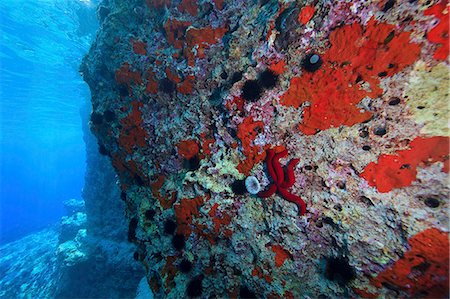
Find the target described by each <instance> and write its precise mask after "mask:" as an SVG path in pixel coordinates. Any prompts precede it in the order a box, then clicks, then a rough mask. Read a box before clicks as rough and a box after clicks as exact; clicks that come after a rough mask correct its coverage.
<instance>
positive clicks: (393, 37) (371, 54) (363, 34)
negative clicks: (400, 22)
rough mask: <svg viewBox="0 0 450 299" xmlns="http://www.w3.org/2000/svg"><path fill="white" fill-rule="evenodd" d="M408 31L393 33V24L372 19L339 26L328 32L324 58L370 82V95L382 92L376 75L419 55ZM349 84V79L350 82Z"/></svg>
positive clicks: (399, 68) (387, 73) (399, 67)
mask: <svg viewBox="0 0 450 299" xmlns="http://www.w3.org/2000/svg"><path fill="white" fill-rule="evenodd" d="M410 36H411V33H410V32H407V31H402V32H400V33H397V32H396V31H395V25H390V24H385V23H379V22H378V21H375V20H374V19H373V18H372V19H371V20H370V21H369V22H368V24H367V26H366V27H365V28H363V27H362V26H361V25H359V24H356V23H354V24H351V25H346V26H343V27H340V28H338V29H336V30H334V31H333V32H331V34H330V37H329V40H330V43H331V44H332V46H331V48H330V49H329V51H328V52H327V53H326V55H325V57H324V60H326V61H329V62H332V63H334V64H337V65H338V66H340V67H342V66H343V65H349V66H350V69H351V71H352V72H354V73H355V74H356V75H357V76H359V77H360V79H361V80H363V81H366V82H368V83H369V84H370V88H371V90H372V92H371V95H372V96H377V95H379V94H381V93H382V90H381V89H380V87H379V86H378V85H379V83H380V77H386V76H392V75H394V74H396V73H398V72H400V71H402V70H403V69H404V68H405V67H407V66H410V65H412V64H413V63H414V62H415V61H416V60H417V58H418V57H419V55H420V46H419V45H418V44H414V43H411V42H410ZM350 83H352V82H350Z"/></svg>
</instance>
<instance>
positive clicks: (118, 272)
mask: <svg viewBox="0 0 450 299" xmlns="http://www.w3.org/2000/svg"><path fill="white" fill-rule="evenodd" d="M88 110H89V109H87V107H84V109H82V111H81V117H82V119H83V124H84V126H83V130H84V142H85V145H86V175H85V185H84V188H83V194H82V195H83V200H82V201H78V202H75V201H74V200H70V201H68V202H66V203H65V206H66V210H67V211H68V216H65V217H63V219H62V221H61V233H60V237H59V239H60V242H61V244H59V246H58V249H57V254H58V257H59V259H60V270H59V275H60V277H61V278H60V280H59V284H58V288H57V291H56V294H55V297H57V298H105V297H108V298H134V297H135V296H136V291H137V289H138V285H139V282H140V280H141V279H142V277H144V275H145V272H144V270H143V267H142V266H141V265H140V264H139V263H137V262H136V260H135V259H134V257H133V254H134V252H135V246H134V244H130V243H128V241H127V237H126V232H127V223H126V219H125V214H124V209H125V205H124V204H123V202H122V201H121V199H120V191H119V188H118V187H117V185H116V183H115V182H116V177H115V174H114V171H113V169H112V166H111V165H110V163H109V161H108V160H107V159H106V158H105V157H103V156H102V155H101V154H100V153H99V152H98V146H97V141H96V139H95V137H94V136H92V134H91V133H90V132H89V129H88V127H87V124H88V117H89V113H88ZM63 240H64V241H63ZM62 242H63V243H62ZM80 285H83V286H84V287H82V288H80Z"/></svg>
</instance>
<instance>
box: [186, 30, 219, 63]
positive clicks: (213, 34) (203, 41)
mask: <svg viewBox="0 0 450 299" xmlns="http://www.w3.org/2000/svg"><path fill="white" fill-rule="evenodd" d="M227 31H228V29H227V28H212V27H203V28H194V27H190V28H188V30H187V31H186V44H187V48H186V52H185V55H186V56H187V58H188V64H189V65H190V66H193V65H194V63H195V57H199V58H204V57H205V52H204V51H205V49H207V48H209V46H210V45H211V44H215V43H217V42H218V41H219V40H220V39H221V38H222V36H223V35H224V34H225V33H226V32H227Z"/></svg>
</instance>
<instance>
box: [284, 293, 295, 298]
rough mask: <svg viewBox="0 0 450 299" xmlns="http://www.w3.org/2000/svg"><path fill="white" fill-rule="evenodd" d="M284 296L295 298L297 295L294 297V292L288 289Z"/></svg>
mask: <svg viewBox="0 0 450 299" xmlns="http://www.w3.org/2000/svg"><path fill="white" fill-rule="evenodd" d="M284 298H286V299H294V298H295V297H294V294H292V292H290V291H286V292H284Z"/></svg>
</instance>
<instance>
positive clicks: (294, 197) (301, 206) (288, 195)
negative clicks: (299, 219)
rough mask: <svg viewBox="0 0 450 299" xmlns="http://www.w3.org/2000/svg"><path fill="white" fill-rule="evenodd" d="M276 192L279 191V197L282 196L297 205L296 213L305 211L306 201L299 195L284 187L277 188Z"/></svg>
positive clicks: (301, 213)
mask: <svg viewBox="0 0 450 299" xmlns="http://www.w3.org/2000/svg"><path fill="white" fill-rule="evenodd" d="M278 192H279V193H280V195H281V197H283V198H284V199H286V200H287V201H290V202H293V203H295V204H296V205H297V207H298V214H299V215H300V216H301V215H304V214H305V213H306V203H305V202H304V201H303V199H302V198H301V197H300V196H297V195H295V194H292V193H290V192H289V191H287V190H286V189H284V188H278Z"/></svg>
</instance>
